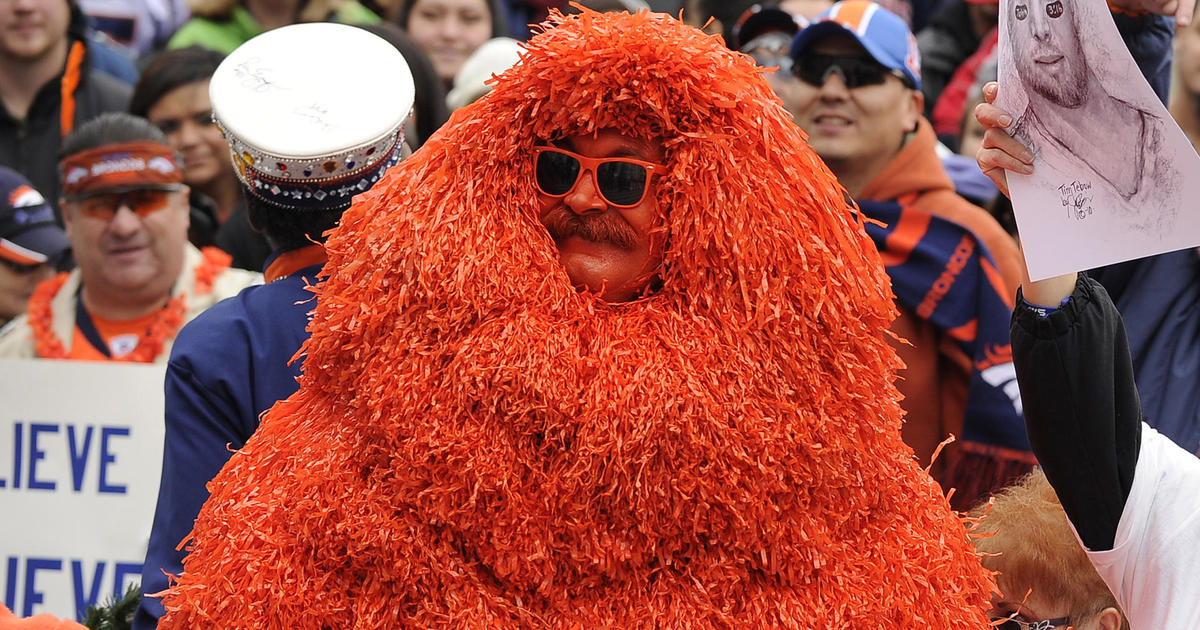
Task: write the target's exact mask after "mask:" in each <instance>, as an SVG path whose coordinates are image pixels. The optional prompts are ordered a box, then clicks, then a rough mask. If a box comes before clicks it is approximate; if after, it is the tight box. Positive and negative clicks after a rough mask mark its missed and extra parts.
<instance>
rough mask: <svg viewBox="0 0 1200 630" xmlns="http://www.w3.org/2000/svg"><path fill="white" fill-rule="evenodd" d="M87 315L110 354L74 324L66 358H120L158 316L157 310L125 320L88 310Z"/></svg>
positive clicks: (94, 359) (104, 359)
mask: <svg viewBox="0 0 1200 630" xmlns="http://www.w3.org/2000/svg"><path fill="white" fill-rule="evenodd" d="M88 317H91V318H92V324H93V325H94V326H95V327H96V332H98V333H100V338H101V339H103V340H104V343H105V345H107V346H108V352H109V353H110V354H111V355H112V357H111V358H110V357H109V356H106V355H105V354H104V353H103V352H101V351H100V349H98V348H96V347H95V346H93V345H92V342H91V341H88V338H87V336H85V335H84V334H83V331H82V330H81V329H80V328H79V326H78V325H77V326H75V338H74V340H73V341H72V342H71V351H70V354H68V356H67V358H69V359H74V360H78V361H110V360H111V359H112V358H118V359H119V358H121V357H123V356H125V355H127V354H129V353H130V352H133V350H134V348H137V345H138V342H139V341H141V338H142V337H143V336H144V335H145V334H146V331H147V330H149V329H150V326H151V325H153V324H154V319H155V318H156V317H158V311H153V312H151V313H149V314H148V315H143V316H142V317H138V318H136V319H129V320H125V321H116V320H111V319H104V318H102V317H97V316H96V315H94V314H92V313H91V312H90V311H89V312H88Z"/></svg>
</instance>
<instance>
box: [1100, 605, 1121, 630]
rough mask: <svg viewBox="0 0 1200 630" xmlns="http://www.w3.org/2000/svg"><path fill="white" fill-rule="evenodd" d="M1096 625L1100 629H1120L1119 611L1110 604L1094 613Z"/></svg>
mask: <svg viewBox="0 0 1200 630" xmlns="http://www.w3.org/2000/svg"><path fill="white" fill-rule="evenodd" d="M1096 627H1097V628H1100V630H1121V611H1119V610H1117V609H1116V608H1112V607H1111V606H1110V607H1108V608H1105V609H1104V610H1101V611H1100V612H1098V613H1096Z"/></svg>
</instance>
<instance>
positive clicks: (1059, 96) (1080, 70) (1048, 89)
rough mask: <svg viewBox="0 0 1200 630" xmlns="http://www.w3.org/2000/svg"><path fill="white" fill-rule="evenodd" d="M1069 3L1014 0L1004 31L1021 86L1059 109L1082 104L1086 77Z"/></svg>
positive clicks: (1068, 0)
mask: <svg viewBox="0 0 1200 630" xmlns="http://www.w3.org/2000/svg"><path fill="white" fill-rule="evenodd" d="M1070 1H1071V0H1014V2H1013V3H1012V5H1011V6H1010V9H1009V10H1010V11H1011V14H1010V15H1009V16H1008V17H1009V19H1008V31H1009V35H1011V36H1012V41H1013V60H1014V62H1015V63H1016V66H1017V74H1019V75H1020V76H1021V82H1022V83H1024V84H1025V87H1026V88H1028V89H1030V90H1033V91H1034V92H1036V93H1037V94H1040V95H1041V96H1042V97H1044V98H1046V99H1047V100H1049V101H1050V102H1051V103H1055V104H1056V105H1059V106H1060V107H1069V108H1076V107H1079V106H1080V105H1082V104H1083V97H1084V94H1086V93H1087V78H1088V77H1087V68H1086V67H1085V66H1084V59H1083V50H1082V47H1081V46H1080V43H1079V33H1077V32H1076V31H1075V20H1074V18H1073V16H1072V15H1071V8H1070V6H1069V4H1068V3H1069V2H1070Z"/></svg>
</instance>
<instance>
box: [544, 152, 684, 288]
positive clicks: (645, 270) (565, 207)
mask: <svg viewBox="0 0 1200 630" xmlns="http://www.w3.org/2000/svg"><path fill="white" fill-rule="evenodd" d="M552 146H555V147H558V148H561V149H565V150H567V151H570V152H572V153H577V154H579V155H581V156H584V157H587V158H614V157H616V158H628V159H631V160H639V161H643V162H649V163H652V164H661V163H662V159H663V151H662V147H661V145H658V144H657V143H652V142H648V141H644V140H640V139H636V138H631V137H629V136H625V135H622V134H620V133H617V132H615V131H600V132H597V133H596V134H595V135H582V136H569V137H567V138H564V139H562V140H560V141H558V142H555V143H553V145H552ZM566 161H567V162H570V161H571V159H570V158H566ZM556 162H558V160H556ZM546 168H548V169H550V168H552V166H551V165H550V164H547V165H546ZM551 175H556V176H559V177H560V178H565V179H562V180H561V181H567V182H568V184H569V182H570V179H571V175H572V173H571V172H570V171H557V170H554V171H553V172H552V173H551ZM599 179H600V180H601V183H602V184H603V185H606V186H618V185H625V186H632V187H633V188H638V186H637V185H636V183H631V182H630V181H629V180H627V179H626V180H615V179H611V178H608V177H600V178H599ZM596 180H597V178H596V177H594V172H593V171H592V170H591V169H580V171H579V177H578V179H577V180H576V181H575V182H574V185H573V186H571V188H570V190H568V191H567V192H566V194H565V195H562V196H551V195H549V194H546V192H543V191H542V190H541V189H539V190H538V198H539V205H540V208H539V217H540V218H541V222H542V225H544V226H546V229H547V230H548V231H549V232H550V236H551V237H552V238H553V239H554V243H555V245H557V246H558V252H559V261H560V262H562V265H563V267H565V268H566V270H567V275H568V276H569V277H570V278H571V282H573V283H574V284H575V286H576V287H577V288H579V289H584V290H587V291H591V292H595V293H599V294H600V296H601V298H602V299H604V300H605V301H608V302H626V301H629V300H632V299H635V298H637V297H638V296H639V295H641V294H642V292H643V291H644V290H645V289H646V288H647V287H648V286H650V285H651V284H652V283H653V281H654V280H655V278H656V277H657V273H658V267H659V265H660V264H661V263H662V249H663V248H662V242H661V240H662V239H661V230H656V229H655V228H656V227H657V226H658V225H660V224H661V221H660V216H659V212H658V203H657V201H656V199H655V178H654V177H653V176H651V175H649V174H647V179H646V184H645V186H646V191H645V195H644V196H643V197H641V199H640V201H638V202H637V204H636V205H633V206H631V207H617V206H614V205H612V203H610V201H609V200H608V198H606V197H605V195H603V194H601V192H600V191H599V190H597V187H596ZM618 192H619V191H618ZM609 196H610V197H613V196H615V195H614V194H612V193H610V195H609Z"/></svg>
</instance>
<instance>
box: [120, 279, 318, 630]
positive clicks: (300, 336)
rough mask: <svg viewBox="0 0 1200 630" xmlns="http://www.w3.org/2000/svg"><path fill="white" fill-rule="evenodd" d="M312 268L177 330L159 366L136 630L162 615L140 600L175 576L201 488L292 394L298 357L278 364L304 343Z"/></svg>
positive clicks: (158, 605)
mask: <svg viewBox="0 0 1200 630" xmlns="http://www.w3.org/2000/svg"><path fill="white" fill-rule="evenodd" d="M320 271H321V265H314V266H311V267H305V268H304V269H301V270H299V271H297V272H295V273H293V274H292V275H289V276H286V277H283V278H280V279H279V280H276V281H275V282H271V283H269V284H265V285H261V286H255V287H250V288H247V289H244V290H243V291H242V292H241V293H239V294H238V295H237V296H236V297H233V298H230V299H228V300H224V301H222V302H220V303H218V304H217V305H216V306H213V307H212V308H210V309H208V310H207V311H205V312H204V313H202V314H201V315H200V316H199V317H197V318H196V319H195V320H194V321H192V322H191V323H189V324H188V325H187V326H184V327H183V329H182V330H180V331H179V336H178V338H177V339H176V340H175V345H174V347H173V348H172V349H171V359H170V361H169V362H168V364H167V377H166V435H165V438H164V450H163V468H162V481H161V482H160V486H159V490H158V506H157V508H156V509H155V512H154V527H153V529H152V530H151V533H150V544H149V547H148V548H147V551H146V562H145V564H144V565H143V567H142V602H141V605H140V606H139V607H138V611H137V615H136V616H135V618H134V623H133V627H134V628H135V629H136V630H151V629H152V628H154V627H155V626H156V625H157V623H158V618H159V617H160V616H162V614H163V606H162V602H161V600H160V599H158V598H152V597H147V596H146V595H147V594H149V593H157V592H159V591H162V590H164V589H166V588H167V577H166V576H165V575H163V571H164V570H165V571H167V572H168V573H171V574H173V575H178V574H179V573H181V572H182V570H183V558H184V556H185V555H186V554H185V553H184V552H183V551H176V550H175V547H176V546H177V545H179V542H180V541H182V540H183V538H184V537H185V536H187V535H188V533H189V532H191V530H192V523H193V522H194V521H195V519H196V516H197V515H198V514H199V513H200V506H202V505H203V504H204V501H205V500H206V499H208V491H207V490H206V489H205V484H207V483H208V482H209V481H210V480H211V479H212V478H213V477H215V476H216V475H217V473H218V472H220V470H221V467H222V466H224V465H225V462H226V461H228V460H229V458H230V456H231V455H232V450H236V449H239V448H241V447H242V446H243V445H245V443H246V440H248V439H250V436H251V435H253V434H254V430H255V429H257V428H258V422H259V417H260V415H261V414H262V413H263V412H264V411H266V410H267V409H270V408H271V406H272V405H274V404H275V402H276V401H279V400H283V399H285V398H287V397H288V396H291V395H292V394H293V393H295V391H296V390H297V389H298V388H299V386H298V384H297V382H296V379H297V378H298V377H299V376H300V367H301V365H300V364H301V360H300V359H297V360H296V362H294V363H292V365H291V366H289V365H288V361H289V360H291V358H292V356H293V355H294V354H295V353H296V351H297V350H298V349H299V348H300V346H301V344H303V343H304V340H305V339H307V338H308V333H307V332H306V331H305V327H306V326H307V325H308V319H309V317H308V316H309V313H310V312H311V311H312V309H313V308H315V307H316V301H315V296H314V295H313V293H312V292H311V291H308V290H306V289H305V286H306V285H311V284H314V283H316V276H317V274H318V273H319V272H320Z"/></svg>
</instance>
